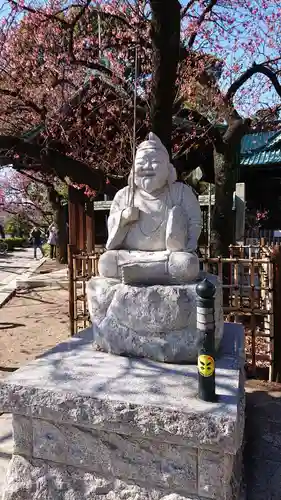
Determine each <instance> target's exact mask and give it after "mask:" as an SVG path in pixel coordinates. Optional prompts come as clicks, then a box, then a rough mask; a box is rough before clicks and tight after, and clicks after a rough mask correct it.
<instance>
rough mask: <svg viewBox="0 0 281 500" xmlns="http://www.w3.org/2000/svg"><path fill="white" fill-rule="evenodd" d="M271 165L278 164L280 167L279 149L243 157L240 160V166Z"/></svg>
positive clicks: (280, 153)
mask: <svg viewBox="0 0 281 500" xmlns="http://www.w3.org/2000/svg"><path fill="white" fill-rule="evenodd" d="M273 163H280V167H281V149H274V150H272V151H261V152H260V153H253V154H251V155H243V156H242V157H241V160H240V165H270V164H273Z"/></svg>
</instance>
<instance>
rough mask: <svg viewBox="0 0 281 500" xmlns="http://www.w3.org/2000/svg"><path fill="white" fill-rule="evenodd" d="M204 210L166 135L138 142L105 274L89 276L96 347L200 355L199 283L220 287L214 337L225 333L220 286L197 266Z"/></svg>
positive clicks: (166, 356) (113, 216)
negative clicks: (183, 178)
mask: <svg viewBox="0 0 281 500" xmlns="http://www.w3.org/2000/svg"><path fill="white" fill-rule="evenodd" d="M200 231H201V211H200V206H199V203H198V201H197V198H196V196H195V195H194V194H193V192H192V190H191V188H189V187H188V186H185V185H184V184H181V183H179V182H176V172H175V169H174V167H173V166H172V165H171V163H170V161H169V155H168V152H167V150H166V148H165V147H164V146H163V144H162V143H161V141H160V140H159V138H158V137H157V136H155V135H154V134H150V135H149V138H148V140H147V141H144V142H143V143H142V144H140V146H139V147H138V149H137V152H136V158H135V164H134V167H133V170H132V172H131V174H130V176H129V182H128V186H127V187H125V188H124V189H121V191H119V192H118V193H117V194H116V196H115V198H114V200H113V202H112V207H111V211H110V215H109V220H108V232H109V235H108V241H107V245H106V247H107V251H106V252H105V253H104V254H103V255H102V256H101V257H100V260H99V274H100V275H99V276H93V277H92V278H91V279H90V280H89V282H88V283H87V298H88V309H89V313H90V317H91V320H92V324H93V345H94V348H95V349H98V350H102V351H106V352H110V353H113V354H119V355H120V354H121V355H126V356H134V357H144V358H151V359H154V360H157V361H165V362H172V363H181V362H195V361H196V359H197V352H198V331H197V309H196V297H197V294H196V285H197V284H198V282H199V281H201V280H202V279H204V278H205V277H208V279H209V280H210V281H211V282H212V283H213V284H214V285H215V286H216V296H215V338H216V345H218V344H219V342H220V339H221V336H222V332H223V311H222V287H221V285H220V283H219V280H218V278H217V277H216V276H213V275H210V274H207V273H203V272H199V259H198V257H197V255H196V253H195V251H196V248H197V240H198V238H199V235H200Z"/></svg>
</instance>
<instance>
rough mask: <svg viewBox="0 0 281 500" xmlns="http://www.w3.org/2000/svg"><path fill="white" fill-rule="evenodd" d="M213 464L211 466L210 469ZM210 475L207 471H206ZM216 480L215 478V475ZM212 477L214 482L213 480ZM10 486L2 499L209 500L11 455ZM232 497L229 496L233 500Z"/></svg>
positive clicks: (208, 498) (209, 498) (145, 482)
mask: <svg viewBox="0 0 281 500" xmlns="http://www.w3.org/2000/svg"><path fill="white" fill-rule="evenodd" d="M214 467H215V464H213V468H214ZM209 472H210V471H209ZM215 477H216V475H215ZM215 477H214V480H215ZM8 482H9V487H8V488H7V489H6V491H5V493H4V496H3V500H35V499H36V500H211V499H212V498H221V497H213V496H212V497H208V496H206V495H205V494H204V496H200V495H199V496H198V495H195V496H193V495H192V496H189V495H188V494H187V493H168V492H167V491H165V490H163V489H160V488H155V487H152V486H149V485H148V484H147V483H148V481H146V479H145V477H143V478H142V481H141V480H140V481H139V482H140V484H135V483H130V482H127V481H123V480H121V479H116V478H114V477H102V476H99V475H98V474H96V473H93V472H89V471H86V470H83V469H79V468H77V467H70V466H64V465H60V464H57V463H52V462H46V461H43V460H38V459H27V458H25V457H22V456H20V455H14V456H13V458H12V460H11V463H10V466H9V472H8ZM232 498H233V496H231V494H230V496H229V497H228V499H232Z"/></svg>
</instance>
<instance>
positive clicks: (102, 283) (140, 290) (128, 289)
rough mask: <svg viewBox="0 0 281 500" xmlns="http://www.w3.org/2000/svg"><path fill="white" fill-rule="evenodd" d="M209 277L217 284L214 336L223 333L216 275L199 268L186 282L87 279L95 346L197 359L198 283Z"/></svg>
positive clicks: (176, 359)
mask: <svg viewBox="0 0 281 500" xmlns="http://www.w3.org/2000/svg"><path fill="white" fill-rule="evenodd" d="M205 277H207V278H208V279H209V280H210V281H211V282H212V283H213V284H214V285H215V286H216V296H215V340H216V347H218V346H219V343H220V340H221V337H222V334H223V309H222V286H221V283H220V281H219V279H218V277H217V276H215V275H213V274H207V273H203V272H202V273H200V274H199V276H198V280H196V282H193V283H189V284H186V285H152V286H145V285H144V286H131V285H124V284H122V283H121V282H120V281H119V280H116V279H110V278H100V277H95V278H92V279H91V280H90V281H89V282H88V283H87V298H88V309H89V312H90V316H91V321H92V324H93V341H94V347H95V348H96V349H99V350H101V351H104V352H110V353H112V354H121V355H122V354H126V355H129V356H135V357H138V358H139V357H142V358H150V359H154V360H156V361H162V362H163V361H164V362H168V363H182V362H186V363H190V362H196V359H197V352H198V332H197V326H196V314H197V310H196V285H197V284H198V283H199V282H200V281H202V279H204V278H205Z"/></svg>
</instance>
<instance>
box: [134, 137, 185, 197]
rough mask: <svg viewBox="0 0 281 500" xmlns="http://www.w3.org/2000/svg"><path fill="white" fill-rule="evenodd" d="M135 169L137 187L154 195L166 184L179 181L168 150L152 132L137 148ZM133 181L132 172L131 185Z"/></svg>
mask: <svg viewBox="0 0 281 500" xmlns="http://www.w3.org/2000/svg"><path fill="white" fill-rule="evenodd" d="M134 168H135V184H136V186H137V187H138V188H140V189H143V190H144V191H147V192H148V193H153V192H154V191H156V190H157V189H161V188H162V187H163V186H165V184H172V183H173V182H175V181H176V180H177V174H176V170H175V168H174V167H173V165H172V164H171V163H170V158H169V154H168V151H167V149H166V148H165V146H164V145H163V144H162V142H161V141H160V139H159V137H157V135H155V134H153V133H152V132H151V133H150V134H149V136H148V140H147V141H144V142H142V143H141V144H140V145H139V147H138V148H137V151H136V157H135V165H134ZM132 179H133V174H132V172H131V173H130V176H129V184H131V183H132Z"/></svg>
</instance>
